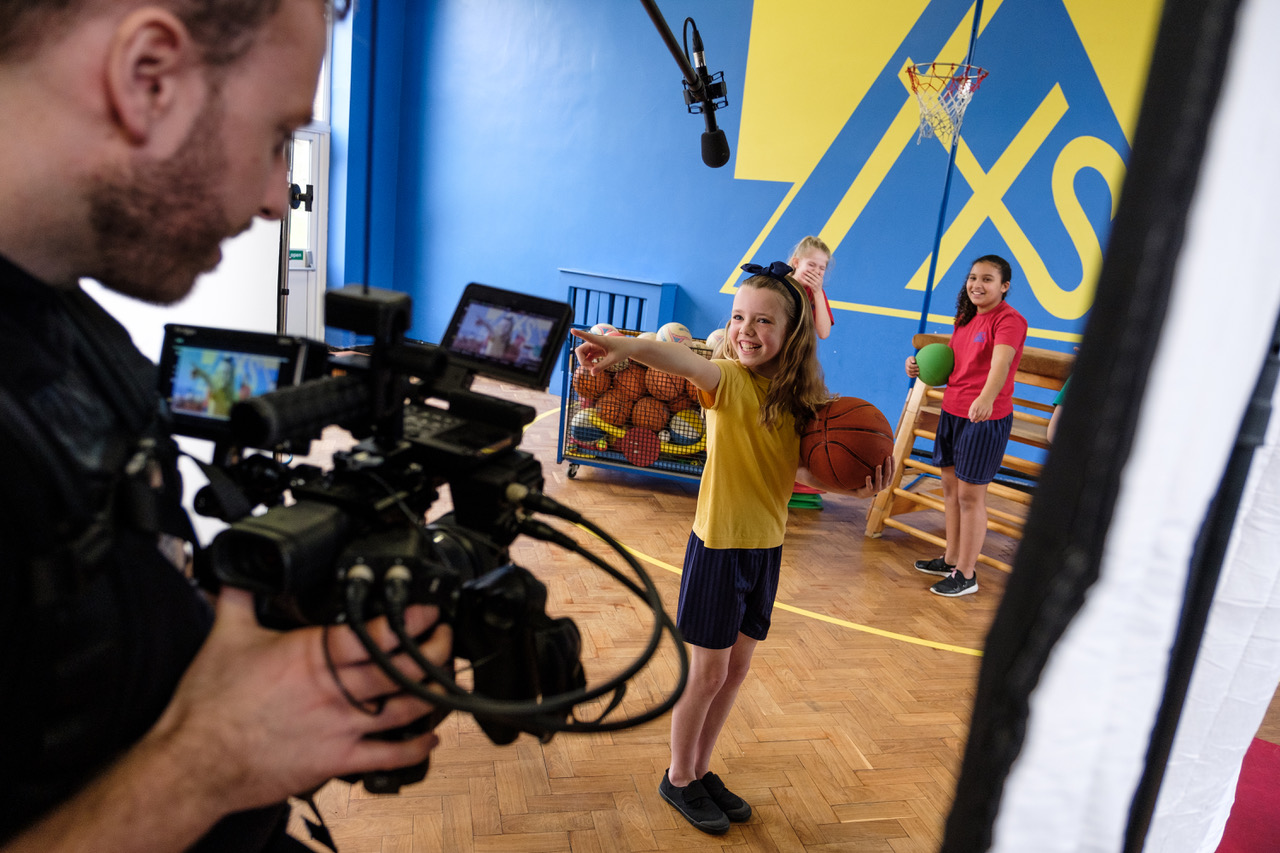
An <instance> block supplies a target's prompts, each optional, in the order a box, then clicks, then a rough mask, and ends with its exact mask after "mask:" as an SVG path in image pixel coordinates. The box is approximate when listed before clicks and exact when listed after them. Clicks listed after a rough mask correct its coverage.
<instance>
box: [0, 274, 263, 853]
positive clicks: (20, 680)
mask: <svg viewBox="0 0 1280 853" xmlns="http://www.w3.org/2000/svg"><path fill="white" fill-rule="evenodd" d="M155 388H156V383H155V366H154V365H153V364H152V363H151V362H150V361H149V360H148V359H147V358H146V357H144V356H143V355H142V354H141V353H140V352H138V350H137V349H136V348H135V347H134V346H133V345H132V342H131V341H130V339H129V336H128V333H127V332H126V331H125V330H124V328H123V327H121V326H120V325H119V324H118V323H116V322H115V321H114V320H112V319H111V318H110V317H109V316H108V315H107V314H106V312H105V311H103V310H102V309H101V308H99V307H98V306H97V305H96V303H94V302H93V301H92V300H91V299H90V298H89V297H88V295H87V294H84V293H83V292H82V291H80V290H79V289H76V290H74V291H65V290H64V291H58V290H56V289H54V288H52V287H49V286H47V285H45V284H43V283H41V282H39V281H37V280H35V279H34V278H32V277H31V276H29V275H27V274H26V273H25V272H24V271H22V270H20V269H19V268H17V267H16V266H14V265H13V264H11V263H10V262H9V261H8V260H7V259H5V258H3V257H0V419H2V422H0V442H3V449H2V450H0V465H3V468H0V733H2V734H0V738H3V746H0V843H3V842H4V841H5V840H7V839H8V838H10V837H11V836H12V835H13V834H15V833H16V832H17V831H19V830H20V829H22V828H23V827H24V826H26V825H28V824H29V823H31V822H33V821H34V820H35V819H37V818H38V817H39V816H41V815H42V814H44V813H45V812H47V811H49V810H50V809H51V808H53V807H54V806H55V805H57V804H58V803H60V802H62V801H63V800H65V799H67V798H68V797H70V796H71V795H73V794H74V793H75V792H76V791H77V790H78V789H80V788H81V787H83V786H84V785H85V784H86V783H87V782H88V781H90V780H91V779H92V778H93V777H94V776H95V775H97V774H98V773H100V772H101V771H102V770H103V769H104V768H105V767H106V766H107V765H108V764H110V763H111V762H112V761H113V760H114V759H116V758H117V757H119V756H120V754H121V753H123V752H124V751H125V750H127V749H128V748H129V747H130V746H131V745H132V744H133V743H135V742H136V741H137V740H139V739H140V738H141V737H142V735H143V734H144V733H145V732H146V731H147V730H148V729H149V728H150V727H151V726H152V724H153V723H154V722H155V720H156V719H157V718H158V717H159V715H160V713H161V712H162V711H163V710H164V708H165V706H166V705H167V704H168V701H169V697H170V696H171V695H172V693H173V691H174V688H175V687H176V685H177V683H178V680H179V678H180V677H181V676H182V673H183V672H184V670H185V669H186V667H187V666H188V664H189V663H190V661H191V659H192V658H193V657H194V656H195V654H196V652H197V650H198V649H199V647H200V644H201V643H202V642H203V640H204V637H205V636H206V634H207V633H208V631H209V628H210V626H211V625H212V610H211V608H210V607H209V605H208V603H207V601H206V600H205V598H204V596H203V595H202V594H201V593H200V592H199V591H198V590H197V589H195V588H194V587H193V585H192V584H191V582H190V581H189V580H188V579H187V577H186V576H185V575H184V574H183V573H182V572H180V571H179V570H178V569H176V568H175V567H174V566H173V564H172V563H170V561H169V560H168V559H167V558H166V557H165V556H164V555H163V554H162V553H161V552H160V551H159V549H158V548H157V545H156V542H157V539H156V533H155V530H154V529H146V528H147V525H145V524H137V523H135V522H136V519H139V518H143V517H150V516H151V515H154V513H152V514H150V515H149V514H148V513H146V512H139V511H136V508H135V507H132V506H130V501H128V500H126V499H123V498H122V495H124V494H127V493H129V491H130V490H129V489H126V488H125V487H124V486H123V485H122V473H121V472H122V469H123V466H124V464H125V462H126V461H128V460H129V459H131V458H135V457H134V453H135V451H136V449H137V447H138V444H137V442H138V440H139V439H140V438H142V437H143V436H144V435H145V434H146V433H147V431H148V430H154V425H155V423H156V413H157V412H158V410H159V396H158V392H156V391H155V390H154V389H155ZM159 443H160V444H162V445H168V444H169V441H168V439H167V437H163V436H162V437H161V438H160V439H159ZM160 458H161V460H162V463H163V470H162V473H163V474H164V477H163V478H162V479H163V482H164V483H165V484H166V486H165V487H164V488H161V489H150V494H149V495H148V500H149V501H151V502H153V503H154V505H155V506H153V507H149V508H151V509H154V508H155V507H159V510H160V513H159V514H160V515H162V516H169V517H173V514H175V513H176V514H181V512H182V510H181V507H180V506H179V505H178V495H180V491H181V490H180V489H179V488H177V482H178V480H177V470H176V466H175V465H174V464H173V458H172V457H171V456H167V457H166V456H165V455H163V454H161V457H160ZM151 479H155V478H151ZM133 491H134V492H136V491H137V489H136V488H134V489H133ZM141 503H143V504H145V503H147V502H146V501H143V502H141ZM95 518H98V519H104V518H105V519H107V523H105V524H98V525H97V526H96V527H94V524H93V522H94V519H95ZM91 528H92V529H95V530H98V535H96V536H84V535H83V534H84V532H85V531H86V530H88V529H91ZM77 537H82V539H83V540H86V541H88V542H89V543H90V545H89V546H88V547H82V548H79V550H77V549H74V548H69V547H68V545H69V543H71V542H73V541H76V539H77ZM164 807H165V804H164V803H156V808H158V809H163V808H164ZM285 814H286V811H285V808H284V807H283V806H280V807H273V808H271V809H267V810H262V811H259V812H252V813H246V814H243V815H237V816H233V818H231V819H228V820H227V821H224V822H223V824H220V825H219V827H218V828H216V829H215V832H213V833H211V835H210V837H208V838H206V839H205V841H204V842H202V843H201V844H200V845H199V846H198V847H197V848H196V849H199V850H227V851H232V850H234V851H236V853H241V851H252V850H259V849H264V848H265V847H266V846H267V843H268V839H269V838H270V837H271V836H273V835H278V834H279V831H280V829H281V825H282V822H283V817H284V816H285Z"/></svg>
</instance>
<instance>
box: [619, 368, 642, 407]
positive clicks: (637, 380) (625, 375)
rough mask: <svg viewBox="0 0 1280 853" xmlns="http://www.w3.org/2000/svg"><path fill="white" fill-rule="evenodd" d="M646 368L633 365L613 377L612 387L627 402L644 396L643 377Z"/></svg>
mask: <svg viewBox="0 0 1280 853" xmlns="http://www.w3.org/2000/svg"><path fill="white" fill-rule="evenodd" d="M647 372H648V369H647V368H644V367H641V366H640V365H638V364H633V365H631V366H629V367H627V368H626V369H625V370H623V371H621V372H620V373H617V374H615V375H614V377H613V387H614V388H615V389H616V390H617V392H618V393H619V394H621V395H622V396H624V397H626V398H627V399H628V400H638V399H640V398H641V397H642V396H644V392H645V382H644V378H645V377H644V375H645V373H647Z"/></svg>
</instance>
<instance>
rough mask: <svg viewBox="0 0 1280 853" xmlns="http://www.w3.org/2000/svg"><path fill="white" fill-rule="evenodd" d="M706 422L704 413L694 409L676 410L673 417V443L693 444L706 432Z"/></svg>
mask: <svg viewBox="0 0 1280 853" xmlns="http://www.w3.org/2000/svg"><path fill="white" fill-rule="evenodd" d="M706 431H707V427H706V424H704V423H703V422H702V415H701V413H699V412H696V411H694V410H692V409H686V410H684V411H683V412H676V413H675V414H674V415H672V417H671V443H672V444H693V443H694V442H696V441H699V440H700V439H701V438H702V436H703V435H705V434H706Z"/></svg>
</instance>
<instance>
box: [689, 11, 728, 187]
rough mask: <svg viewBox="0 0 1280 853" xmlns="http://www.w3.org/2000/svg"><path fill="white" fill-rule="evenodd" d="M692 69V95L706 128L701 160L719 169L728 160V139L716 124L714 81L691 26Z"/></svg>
mask: <svg viewBox="0 0 1280 853" xmlns="http://www.w3.org/2000/svg"><path fill="white" fill-rule="evenodd" d="M693 70H694V71H696V72H698V83H699V85H698V88H697V89H696V90H694V91H693V92H692V94H693V96H694V97H698V96H699V95H700V96H701V97H699V98H698V99H699V100H701V101H702V117H703V119H704V120H705V121H706V123H707V129H706V131H705V132H704V133H703V134H702V162H703V163H706V164H707V165H708V166H710V167H711V168H713V169H719V168H720V167H721V166H723V165H724V164H725V163H728V162H729V140H727V139H725V136H724V131H723V130H721V129H720V128H719V127H717V126H716V102H715V99H714V98H712V97H711V95H710V91H711V87H712V86H713V85H714V81H713V80H712V78H711V75H710V74H708V73H707V59H706V55H705V53H704V51H703V47H702V36H700V35H699V34H698V28H697V27H694V28H693Z"/></svg>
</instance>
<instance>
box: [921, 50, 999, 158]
mask: <svg viewBox="0 0 1280 853" xmlns="http://www.w3.org/2000/svg"><path fill="white" fill-rule="evenodd" d="M907 78H908V79H909V80H910V81H911V91H913V92H915V94H916V100H918V101H919V102H920V134H919V136H917V137H916V144H917V145H919V144H920V140H922V139H928V138H930V137H934V136H936V137H937V138H938V141H940V142H941V143H942V144H944V145H946V146H947V148H950V147H951V141H952V139H953V138H954V137H956V136H958V135H959V134H960V122H962V121H963V120H964V111H965V109H966V108H967V107H968V106H969V101H970V100H972V99H973V93H974V92H976V91H978V86H979V85H981V84H982V81H983V80H985V79H986V78H987V72H986V70H985V69H982V68H979V67H978V66H976V65H959V64H956V63H954V62H922V63H920V64H919V65H908V66H907Z"/></svg>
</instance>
